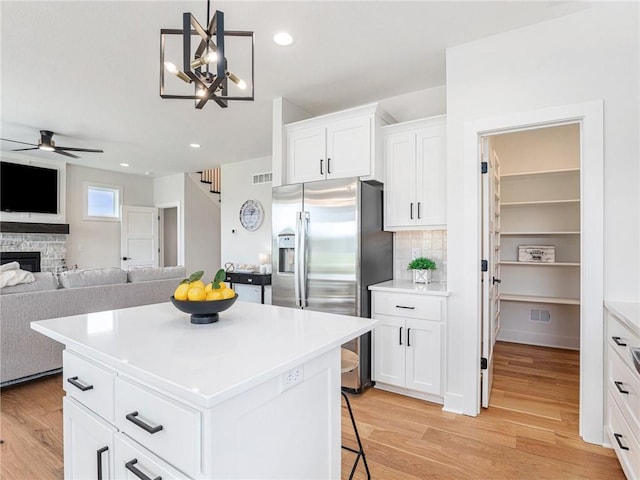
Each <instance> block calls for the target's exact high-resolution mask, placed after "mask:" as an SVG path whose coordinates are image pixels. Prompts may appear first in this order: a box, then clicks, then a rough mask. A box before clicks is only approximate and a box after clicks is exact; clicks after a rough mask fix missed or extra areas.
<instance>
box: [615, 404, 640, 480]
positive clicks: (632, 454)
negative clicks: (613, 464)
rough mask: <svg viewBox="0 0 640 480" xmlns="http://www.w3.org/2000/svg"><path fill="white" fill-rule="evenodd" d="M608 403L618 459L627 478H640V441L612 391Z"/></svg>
mask: <svg viewBox="0 0 640 480" xmlns="http://www.w3.org/2000/svg"><path fill="white" fill-rule="evenodd" d="M607 405H608V406H607V413H608V418H607V433H608V434H609V441H610V442H611V445H612V446H613V448H614V449H615V451H616V455H618V460H620V464H621V465H622V469H623V470H624V473H625V474H626V476H627V478H628V479H629V480H640V443H638V439H637V437H635V436H634V435H633V433H632V432H631V428H630V427H629V425H628V424H627V422H625V420H624V416H623V415H622V413H621V412H620V410H619V409H618V406H617V405H616V402H615V400H614V399H613V397H612V396H611V393H609V396H608V402H607ZM636 433H637V432H636Z"/></svg>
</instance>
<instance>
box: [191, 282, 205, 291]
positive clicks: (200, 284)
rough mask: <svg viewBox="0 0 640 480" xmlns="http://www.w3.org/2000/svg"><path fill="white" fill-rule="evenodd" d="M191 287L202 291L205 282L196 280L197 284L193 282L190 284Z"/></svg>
mask: <svg viewBox="0 0 640 480" xmlns="http://www.w3.org/2000/svg"><path fill="white" fill-rule="evenodd" d="M189 287H191V288H193V287H200V288H201V289H203V290H204V282H203V281H202V280H196V281H195V282H191V283H190V284H189Z"/></svg>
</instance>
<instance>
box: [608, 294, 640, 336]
mask: <svg viewBox="0 0 640 480" xmlns="http://www.w3.org/2000/svg"><path fill="white" fill-rule="evenodd" d="M604 306H605V307H606V308H607V310H609V311H610V312H611V313H613V314H614V315H615V316H616V317H618V318H619V319H620V320H622V322H623V323H624V324H625V325H626V326H628V327H629V328H630V329H631V330H632V331H633V332H634V333H635V334H636V335H638V336H640V303H638V302H609V301H605V302H604Z"/></svg>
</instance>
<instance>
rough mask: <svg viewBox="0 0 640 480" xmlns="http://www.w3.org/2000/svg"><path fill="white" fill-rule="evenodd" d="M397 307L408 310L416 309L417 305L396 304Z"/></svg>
mask: <svg viewBox="0 0 640 480" xmlns="http://www.w3.org/2000/svg"><path fill="white" fill-rule="evenodd" d="M396 308H404V309H406V310H415V309H416V307H405V306H404V305H396Z"/></svg>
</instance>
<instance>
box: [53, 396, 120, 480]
mask: <svg viewBox="0 0 640 480" xmlns="http://www.w3.org/2000/svg"><path fill="white" fill-rule="evenodd" d="M62 404H63V410H64V478H65V479H66V480H72V479H79V478H103V479H105V480H107V479H109V478H113V475H112V473H111V472H113V435H114V433H115V432H116V429H115V428H114V427H112V426H111V425H109V424H108V423H107V422H105V421H104V420H102V419H100V418H99V417H98V416H97V415H95V414H93V413H91V412H90V411H89V410H87V409H86V408H84V407H82V406H81V405H80V404H79V403H78V402H76V401H75V400H73V399H71V398H70V397H64V398H63V399H62Z"/></svg>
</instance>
